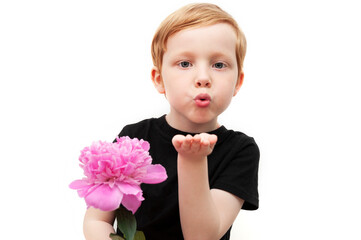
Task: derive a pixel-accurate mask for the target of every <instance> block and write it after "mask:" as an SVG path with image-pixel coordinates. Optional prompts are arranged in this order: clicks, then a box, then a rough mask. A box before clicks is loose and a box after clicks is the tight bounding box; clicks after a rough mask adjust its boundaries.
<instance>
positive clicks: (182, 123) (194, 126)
mask: <svg viewBox="0 0 361 240" xmlns="http://www.w3.org/2000/svg"><path fill="white" fill-rule="evenodd" d="M165 119H166V121H167V123H168V124H169V125H170V126H171V127H172V128H175V129H177V130H180V131H182V132H189V133H204V132H211V131H214V130H216V129H217V128H219V127H220V124H219V123H218V122H217V119H213V120H212V121H210V122H205V123H203V122H202V123H197V122H191V121H188V120H185V119H182V120H179V119H174V118H173V117H172V115H170V114H167V115H166V117H165Z"/></svg>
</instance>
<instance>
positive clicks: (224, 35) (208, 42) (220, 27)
mask: <svg viewBox="0 0 361 240" xmlns="http://www.w3.org/2000/svg"><path fill="white" fill-rule="evenodd" d="M236 41H237V37H236V32H235V30H234V29H233V27H232V26H230V25H229V24H227V23H218V24H214V25H210V26H203V27H194V28H187V29H184V30H181V31H179V32H177V33H175V34H173V35H172V36H170V38H169V39H168V41H167V47H166V49H167V50H166V52H165V53H168V54H177V53H180V52H182V51H192V52H193V51H197V52H198V51H202V50H203V51H208V52H209V51H218V52H225V53H229V54H235V49H236Z"/></svg>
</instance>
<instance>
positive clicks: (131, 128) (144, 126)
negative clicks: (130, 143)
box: [118, 118, 160, 139]
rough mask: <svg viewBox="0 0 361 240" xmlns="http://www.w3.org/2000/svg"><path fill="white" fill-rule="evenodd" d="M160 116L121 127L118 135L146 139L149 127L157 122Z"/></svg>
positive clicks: (152, 126) (152, 127) (151, 127)
mask: <svg viewBox="0 0 361 240" xmlns="http://www.w3.org/2000/svg"><path fill="white" fill-rule="evenodd" d="M159 121H160V118H148V119H144V120H141V121H139V122H136V123H131V124H128V125H126V126H124V127H123V129H122V130H121V132H120V133H119V134H118V137H122V136H128V137H131V138H138V139H147V138H148V135H149V134H150V131H151V129H154V127H155V126H156V125H157V124H158V122H159Z"/></svg>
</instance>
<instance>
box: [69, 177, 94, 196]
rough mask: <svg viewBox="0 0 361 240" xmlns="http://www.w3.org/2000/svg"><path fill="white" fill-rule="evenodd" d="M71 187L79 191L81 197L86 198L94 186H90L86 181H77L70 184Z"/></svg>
mask: <svg viewBox="0 0 361 240" xmlns="http://www.w3.org/2000/svg"><path fill="white" fill-rule="evenodd" d="M69 187H70V188H71V189H75V190H78V195H79V197H84V196H86V195H87V194H88V192H89V189H91V188H92V187H93V185H90V184H89V183H88V182H87V181H86V180H75V181H73V182H72V183H70V185H69Z"/></svg>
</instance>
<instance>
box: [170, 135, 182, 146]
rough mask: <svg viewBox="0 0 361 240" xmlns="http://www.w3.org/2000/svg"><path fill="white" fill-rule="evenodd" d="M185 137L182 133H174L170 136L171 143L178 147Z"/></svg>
mask: <svg viewBox="0 0 361 240" xmlns="http://www.w3.org/2000/svg"><path fill="white" fill-rule="evenodd" d="M184 139H185V137H184V136H183V135H180V134H178V135H175V136H174V137H173V138H172V144H173V146H174V147H175V148H180V147H181V146H182V143H183V142H184Z"/></svg>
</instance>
